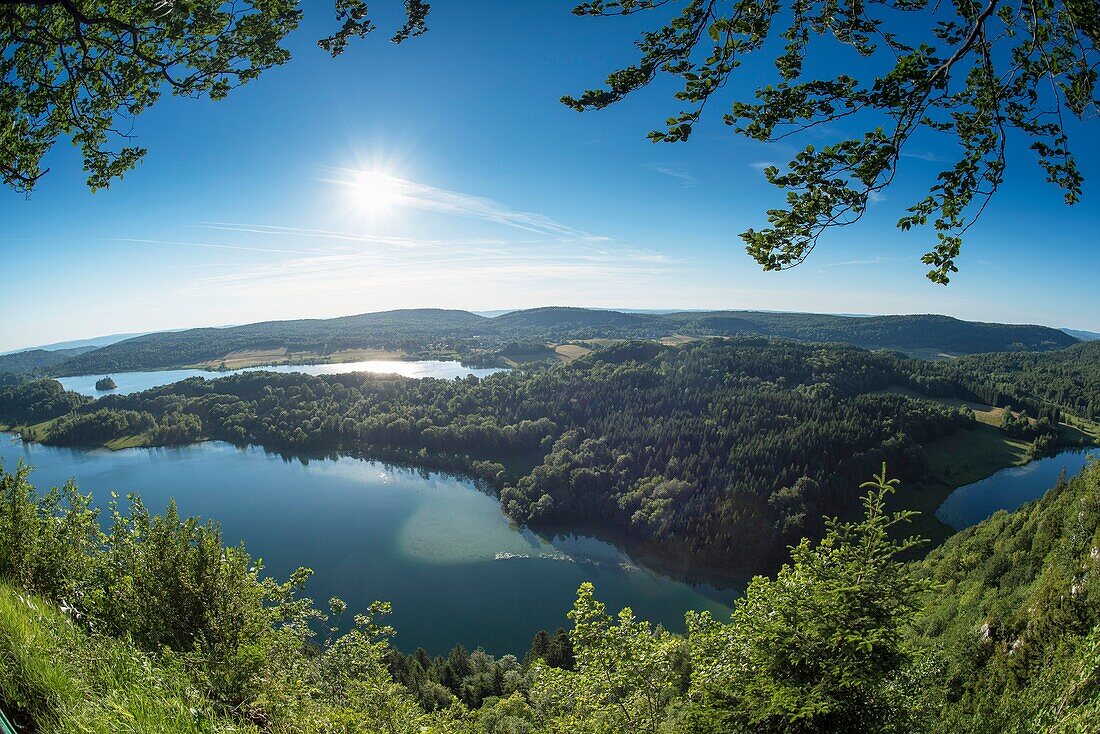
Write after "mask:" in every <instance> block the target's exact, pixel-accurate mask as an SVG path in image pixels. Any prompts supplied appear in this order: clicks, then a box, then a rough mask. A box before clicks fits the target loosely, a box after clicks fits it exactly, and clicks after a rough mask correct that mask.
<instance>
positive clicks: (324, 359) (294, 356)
mask: <svg viewBox="0 0 1100 734" xmlns="http://www.w3.org/2000/svg"><path fill="white" fill-rule="evenodd" d="M406 356H407V355H406V354H405V353H404V352H400V351H388V350H386V349H343V350H340V351H338V352H328V353H327V354H320V353H318V352H288V351H287V350H286V349H285V348H281V349H250V350H245V351H240V352H230V353H229V354H226V355H225V356H223V357H219V358H217V359H209V360H207V361H205V362H199V363H198V364H195V365H191V367H192V368H194V369H202V370H222V369H225V370H238V369H242V368H244V367H265V366H269V365H278V364H341V363H345V362H367V361H371V360H391V359H404V358H405V357H406Z"/></svg>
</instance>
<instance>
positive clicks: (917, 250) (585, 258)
mask: <svg viewBox="0 0 1100 734" xmlns="http://www.w3.org/2000/svg"><path fill="white" fill-rule="evenodd" d="M316 5H317V4H313V3H309V4H307V6H308V7H309V11H308V12H310V13H312V15H311V16H310V17H308V18H307V22H306V23H305V24H304V25H303V27H302V28H301V29H300V30H299V31H298V32H296V34H295V35H294V36H293V37H292V38H291V39H290V45H291V48H292V51H293V53H294V57H295V58H294V60H293V61H292V62H291V63H290V64H288V65H287V66H284V67H281V68H279V69H275V70H272V71H270V72H268V73H267V74H266V75H264V76H263V77H262V78H261V79H259V80H258V81H256V82H254V83H251V84H249V85H248V86H246V87H245V88H242V89H239V90H237V91H235V92H234V93H233V94H231V95H230V97H229V98H228V99H227V100H224V101H222V102H218V103H210V102H206V101H193V100H178V99H173V98H170V97H166V98H165V99H164V100H163V102H162V103H161V104H159V105H158V106H157V107H156V108H154V109H152V110H150V111H148V112H147V113H145V114H143V115H142V116H140V117H139V118H138V119H137V120H136V121H135V123H134V133H135V135H136V136H137V142H138V143H139V144H140V145H143V146H145V147H147V148H149V150H150V152H149V154H148V156H147V158H146V159H145V161H144V162H143V163H142V164H141V165H140V167H139V168H138V169H137V170H136V171H134V172H133V173H131V174H129V175H128V176H127V177H126V178H125V179H124V180H122V181H120V182H118V183H116V184H115V185H114V186H113V187H112V188H111V189H110V190H107V191H101V192H99V193H96V194H92V193H90V192H88V190H87V189H86V188H85V187H84V185H83V178H84V177H83V175H82V173H81V171H80V170H79V167H80V160H79V155H78V151H76V150H75V149H73V148H71V147H70V146H68V145H67V144H61V145H59V146H58V147H57V148H56V149H55V150H54V151H53V152H52V153H51V154H50V156H49V160H48V164H49V165H50V166H51V168H52V172H51V173H50V174H49V175H48V176H47V177H46V178H45V179H44V180H43V181H42V183H41V185H40V187H39V188H38V190H36V191H35V193H34V194H33V195H31V196H30V197H29V198H25V197H23V196H21V195H18V194H15V193H12V192H10V191H7V190H3V191H0V222H2V223H3V225H2V227H0V248H2V250H3V255H4V262H5V264H6V266H7V268H6V275H7V278H6V279H5V287H6V301H7V303H8V308H9V317H8V318H7V319H4V322H3V325H2V326H0V349H13V348H17V347H21V346H27V345H33V344H44V343H49V342H54V341H61V340H66V339H75V338H80V337H87V336H93V335H98V334H107V333H113V332H131V331H146V330H156V329H167V328H179V327H188V326H205V325H223V324H238V323H247V322H252V321H259V320H266V319H281V318H296V317H326V316H337V315H343V314H349V313H359V312H365V311H375V310H383V309H389V308H406V307H419V306H425V307H428V306H430V307H452V308H467V309H473V310H488V309H503V308H522V307H533V306H540V305H581V306H593V307H624V308H752V309H769V310H803V311H820V312H834V313H946V314H950V315H954V316H958V317H960V318H967V319H976V320H986V321H1003V322H1012V323H1042V324H1048V325H1052V326H1065V327H1073V328H1081V329H1089V330H1095V331H1100V295H1098V294H1097V289H1096V288H1095V280H1096V277H1097V274H1098V272H1100V268H1098V267H1097V265H1098V259H1097V255H1096V252H1097V249H1096V234H1095V233H1096V232H1098V231H1100V216H1098V214H1097V212H1098V211H1100V209H1098V208H1097V202H1096V198H1095V196H1096V195H1097V185H1096V180H1097V179H1100V151H1097V150H1095V146H1091V147H1092V148H1093V149H1094V150H1088V147H1089V146H1087V145H1086V143H1087V141H1089V140H1090V139H1095V134H1096V133H1095V129H1092V130H1087V129H1085V130H1083V132H1081V133H1079V134H1078V136H1077V143H1078V144H1077V146H1076V147H1077V149H1078V152H1079V153H1080V154H1081V155H1082V158H1081V164H1082V167H1083V170H1084V173H1085V175H1086V179H1087V180H1086V192H1085V201H1084V203H1082V204H1080V205H1078V206H1077V207H1075V208H1072V209H1069V208H1066V207H1065V206H1064V205H1063V204H1062V201H1061V197H1060V196H1059V194H1058V192H1057V191H1055V190H1054V189H1053V188H1051V187H1050V186H1048V185H1046V184H1044V183H1043V182H1042V180H1041V177H1040V176H1038V175H1037V173H1036V170H1037V169H1036V168H1035V166H1034V164H1033V163H1032V162H1031V160H1030V159H1029V154H1028V152H1027V151H1026V149H1024V148H1022V147H1017V149H1016V150H1015V151H1013V154H1012V157H1011V158H1010V169H1009V182H1008V183H1007V184H1006V186H1005V188H1004V189H1003V192H1002V194H1001V195H1000V196H999V198H998V199H996V200H995V201H994V203H993V204H992V205H991V206H990V208H989V209H988V210H987V212H986V215H985V218H984V220H983V222H982V223H981V224H979V225H978V226H977V227H975V228H974V229H973V230H972V231H971V234H970V236H969V238H968V240H967V243H966V246H965V251H964V255H963V257H962V258H961V259H960V261H959V265H960V267H961V270H962V272H961V273H959V274H958V275H957V276H956V277H955V278H954V280H953V282H952V284H951V285H950V286H949V287H947V288H944V287H942V286H937V285H934V284H932V283H930V282H928V281H927V280H926V279H925V278H924V272H925V270H926V268H925V267H924V266H923V265H921V263H920V262H919V256H920V254H921V253H923V252H924V251H925V250H926V249H928V243H929V242H930V240H931V233H929V232H915V233H908V234H903V233H901V232H899V231H898V230H896V229H895V227H894V226H893V223H894V221H895V220H896V218H897V217H898V216H899V215H900V214H901V213H902V212H903V211H904V209H905V208H906V206H908V205H909V204H910V203H912V202H913V201H915V200H916V199H917V197H919V195H920V194H921V192H922V191H923V190H924V189H923V188H922V187H924V188H926V187H927V186H928V183H929V181H930V180H931V179H932V178H933V177H934V176H935V174H936V172H937V171H938V170H939V168H938V167H937V166H938V165H942V164H940V163H937V161H936V160H935V159H937V158H939V159H945V158H946V156H948V155H949V154H950V149H946V148H945V149H942V150H940V149H936V148H934V147H926V148H921V149H914V151H913V152H914V153H917V154H918V155H917V156H914V157H910V158H906V160H905V168H904V169H903V170H902V171H901V173H900V174H899V183H898V184H897V185H895V186H894V187H893V188H892V189H891V190H889V192H888V193H887V195H886V197H885V198H884V199H883V200H882V201H879V202H876V203H875V204H874V206H873V207H872V210H871V212H870V213H869V215H868V216H867V217H866V218H865V219H864V221H863V222H862V223H861V224H859V225H857V226H856V227H853V228H848V229H847V230H846V231H844V232H840V233H836V234H832V235H829V236H828V237H827V239H825V240H823V241H822V243H821V244H820V246H819V247H818V249H817V251H816V252H814V254H813V255H812V257H811V258H810V259H809V260H808V261H807V262H806V263H805V264H804V265H802V266H801V267H799V268H796V269H794V270H792V271H789V272H784V273H763V272H761V271H760V270H759V267H758V266H757V265H756V264H755V263H754V262H753V261H752V260H751V259H750V258H749V257H748V256H747V255H746V254H745V253H744V250H743V246H742V243H741V241H740V239H739V238H738V237H737V234H738V233H739V232H741V231H742V230H744V229H746V228H747V227H750V226H756V227H760V226H761V225H763V224H764V223H765V220H764V216H763V212H764V211H765V210H766V209H767V208H768V207H770V206H775V205H778V204H781V203H782V195H781V194H780V193H779V192H777V191H775V190H774V189H772V188H771V187H770V186H768V185H767V184H766V183H765V182H764V180H763V177H762V174H761V173H760V170H759V168H760V167H761V166H762V164H766V163H770V162H775V163H783V162H784V161H786V160H787V159H788V158H789V156H790V154H791V153H792V150H793V149H792V148H790V147H785V146H766V145H762V144H758V143H753V142H750V141H746V140H744V139H741V138H738V137H736V136H734V135H733V134H732V132H731V131H730V130H729V129H728V128H726V127H724V126H723V125H722V124H721V122H720V121H719V120H718V118H717V117H716V116H715V117H712V119H710V120H709V121H708V122H706V123H704V124H703V125H701V126H700V127H699V128H698V130H697V132H696V134H695V135H694V136H693V137H692V139H691V141H690V142H688V143H687V144H680V145H654V144H652V143H650V142H648V141H647V140H646V139H645V133H646V132H648V131H649V130H650V129H652V128H653V127H654V126H657V125H659V123H660V122H661V121H662V120H663V119H664V118H665V117H667V116H668V115H669V114H671V113H673V112H675V111H676V109H677V108H676V107H675V103H674V102H673V100H672V99H671V97H670V88H669V87H668V86H666V85H658V86H656V87H654V88H653V89H650V90H647V91H644V92H642V93H641V94H639V95H637V96H636V97H633V98H631V99H629V100H627V101H626V102H624V103H622V104H621V105H620V106H618V107H616V108H613V109H610V110H607V111H603V112H599V113H587V114H583V115H581V114H577V113H575V112H573V111H571V110H568V109H566V108H565V107H564V106H562V105H561V104H560V103H559V102H558V98H559V97H560V96H561V95H562V94H565V93H575V92H578V91H580V90H582V89H583V88H585V87H591V86H593V85H594V84H596V83H597V82H598V81H600V80H602V78H603V76H604V75H605V73H606V72H607V71H608V70H610V69H611V68H612V67H613V66H614V65H615V64H616V63H622V62H624V61H626V60H628V59H629V58H630V55H631V53H632V46H631V42H632V34H631V26H630V23H629V22H624V21H622V20H619V19H606V20H600V19H595V20H594V19H582V18H575V17H573V16H572V15H570V14H569V12H568V8H569V3H568V2H559V1H558V0H554V1H552V2H551V1H547V2H539V3H503V2H462V3H453V2H452V3H436V4H435V7H434V8H433V11H432V15H431V31H430V32H429V33H428V34H427V35H425V36H424V37H422V38H419V39H414V40H413V41H410V42H408V43H407V44H405V45H403V46H394V45H392V44H390V43H389V42H388V40H387V34H386V31H387V30H389V28H391V27H392V24H390V25H387V20H388V16H387V15H386V12H387V11H388V10H389V7H392V6H396V5H397V3H396V2H393V3H388V4H383V3H374V4H372V9H373V10H374V11H375V13H376V16H377V19H378V21H379V24H380V26H382V27H381V29H380V30H379V31H378V32H377V33H376V34H375V35H374V36H373V37H371V38H368V39H367V40H365V41H362V42H358V43H356V44H354V45H353V46H352V47H351V48H349V50H348V52H347V53H346V54H345V55H344V56H342V57H340V58H338V59H335V60H333V59H330V58H328V57H327V56H326V55H325V54H324V53H323V52H321V51H320V50H319V49H317V48H316V47H315V46H314V44H313V41H314V40H315V39H316V38H317V37H320V36H322V35H325V34H326V33H327V32H329V31H330V27H331V22H330V13H331V11H330V5H329V4H322V5H323V7H321V8H318V7H316ZM387 6H389V7H387ZM766 74H767V72H766V70H759V69H758V70H750V71H749V72H748V73H747V74H746V75H745V76H744V77H743V78H742V81H741V82H739V83H741V84H743V85H744V88H745V89H746V90H748V88H749V87H750V86H751V85H753V84H755V83H757V82H759V81H761V80H762V79H764V78H765V75H766ZM747 94H748V93H747V91H746V92H745V96H747ZM714 112H715V113H718V112H720V110H719V109H717V108H716V109H715V110H714ZM928 159H931V160H928ZM363 170H368V171H375V172H381V174H382V176H381V177H379V176H378V175H375V176H367V177H366V178H363V177H362V176H361V175H360V174H359V173H357V172H358V171H363ZM371 193H373V194H374V197H373V199H372V200H373V201H374V202H375V204H376V205H375V206H370V205H365V202H364V198H365V197H366V195H367V194H371ZM367 198H369V197H367Z"/></svg>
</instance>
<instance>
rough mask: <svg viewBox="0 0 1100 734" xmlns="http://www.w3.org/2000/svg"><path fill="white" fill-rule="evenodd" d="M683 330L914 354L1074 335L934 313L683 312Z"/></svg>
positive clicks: (1022, 344) (1047, 343) (999, 348)
mask: <svg viewBox="0 0 1100 734" xmlns="http://www.w3.org/2000/svg"><path fill="white" fill-rule="evenodd" d="M665 318H668V319H677V320H679V321H680V323H681V324H682V325H683V328H684V329H685V330H688V331H701V332H704V333H707V332H712V333H714V334H717V335H723V336H733V335H735V334H760V335H764V336H774V337H780V338H784V339H795V340H797V341H815V342H845V343H848V344H855V345H857V346H861V347H866V348H869V349H898V350H902V351H906V352H910V353H916V354H915V356H921V357H926V356H934V353H943V354H947V355H963V354H975V353H980V352H1005V351H1046V350H1050V349H1064V348H1065V347H1068V346H1072V345H1073V344H1076V343H1077V341H1078V340H1077V339H1075V338H1074V337H1072V336H1070V335H1069V334H1066V333H1065V332H1063V331H1060V330H1059V329H1052V328H1050V327H1048V326H1021V325H1015V324H991V323H982V322H977V321H963V320H961V319H956V318H952V317H950V316H939V315H935V314H928V315H916V316H833V315H827V314H809V313H773V312H761V311H726V312H711V313H703V314H699V313H683V314H673V315H670V316H667V317H665Z"/></svg>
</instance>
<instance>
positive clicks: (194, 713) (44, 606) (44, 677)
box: [0, 584, 254, 734]
mask: <svg viewBox="0 0 1100 734" xmlns="http://www.w3.org/2000/svg"><path fill="white" fill-rule="evenodd" d="M169 659H170V658H169ZM0 707H2V708H3V709H4V710H5V711H6V712H7V713H8V714H9V716H10V717H11V718H12V719H13V723H15V724H16V726H17V727H20V728H19V730H20V731H31V732H37V734H130V733H133V734H139V733H140V734H148V733H149V732H158V733H161V732H162V733H163V734H207V733H209V734H213V733H214V732H223V733H228V732H249V731H254V729H252V728H251V727H249V728H242V725H241V724H239V723H234V722H230V721H227V720H226V719H224V718H221V717H218V716H217V715H216V714H215V713H214V712H213V711H212V709H211V707H210V704H209V703H208V702H207V701H206V700H205V699H204V697H203V696H202V695H201V694H200V693H199V692H198V691H196V690H195V689H194V688H193V687H192V686H190V685H188V683H187V679H186V676H185V675H184V674H183V672H182V671H181V670H177V669H173V667H172V666H171V663H165V662H163V661H161V662H154V661H153V659H152V658H151V657H150V656H148V655H147V654H145V653H142V652H140V651H139V650H137V649H136V648H135V647H133V646H131V645H128V644H127V643H126V642H124V641H121V640H115V639H111V638H107V637H102V636H99V635H96V634H94V633H93V634H88V633H87V632H86V631H85V630H82V629H80V628H78V627H77V626H76V625H75V624H74V623H72V622H71V621H69V619H68V618H67V617H66V616H65V615H63V614H62V613H61V612H60V611H58V610H57V609H55V608H53V607H52V606H51V605H50V604H49V603H47V602H45V601H43V600H41V599H40V598H37V597H32V596H30V595H27V594H22V593H20V592H18V591H16V590H15V589H13V588H12V587H10V586H7V585H6V584H0Z"/></svg>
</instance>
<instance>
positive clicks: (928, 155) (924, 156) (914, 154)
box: [901, 150, 947, 162]
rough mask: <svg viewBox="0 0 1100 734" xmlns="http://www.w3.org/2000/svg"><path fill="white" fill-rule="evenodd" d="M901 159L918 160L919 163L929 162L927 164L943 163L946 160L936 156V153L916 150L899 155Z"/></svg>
mask: <svg viewBox="0 0 1100 734" xmlns="http://www.w3.org/2000/svg"><path fill="white" fill-rule="evenodd" d="M901 157H902V158H916V159H917V160H920V161H929V162H944V161H946V160H947V159H946V158H944V157H942V156H940V155H937V154H936V153H933V152H931V151H922V150H916V151H913V150H907V151H905V152H903V153H902V154H901Z"/></svg>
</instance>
